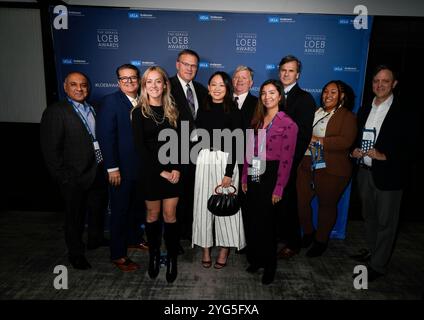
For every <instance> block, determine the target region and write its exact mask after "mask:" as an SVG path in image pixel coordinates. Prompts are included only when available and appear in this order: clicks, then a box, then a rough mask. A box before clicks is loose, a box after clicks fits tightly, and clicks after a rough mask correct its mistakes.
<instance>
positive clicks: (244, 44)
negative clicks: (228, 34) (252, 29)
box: [236, 33, 257, 53]
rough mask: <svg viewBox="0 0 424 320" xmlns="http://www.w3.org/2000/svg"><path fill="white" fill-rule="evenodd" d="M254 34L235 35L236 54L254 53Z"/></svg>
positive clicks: (255, 42)
mask: <svg viewBox="0 0 424 320" xmlns="http://www.w3.org/2000/svg"><path fill="white" fill-rule="evenodd" d="M256 40H257V39H256V33H237V34H236V52H237V53H256V44H257V41H256Z"/></svg>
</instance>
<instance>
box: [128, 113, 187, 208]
mask: <svg viewBox="0 0 424 320" xmlns="http://www.w3.org/2000/svg"><path fill="white" fill-rule="evenodd" d="M152 109H153V111H154V112H155V118H156V121H157V122H156V121H154V120H153V119H152V118H146V117H144V116H143V114H142V113H141V108H137V109H135V110H134V111H133V113H132V126H133V133H134V143H135V146H136V149H137V151H138V153H139V155H140V159H141V166H140V184H139V185H140V188H141V193H142V197H143V198H144V199H145V200H149V201H154V200H162V199H168V198H175V197H179V195H180V193H181V184H180V182H178V183H176V184H172V183H171V182H169V181H168V180H167V179H165V178H163V177H161V176H160V173H161V172H162V171H164V170H165V171H168V172H171V171H172V170H178V171H180V168H179V164H178V163H168V164H162V163H160V162H159V149H160V148H161V147H162V146H163V145H164V144H166V143H167V141H159V140H158V136H159V132H160V131H161V130H163V129H174V128H173V127H172V126H171V125H170V123H169V122H168V120H167V119H164V115H163V113H164V110H163V107H162V106H161V107H152ZM163 119H164V120H163ZM162 120H163V121H162ZM174 130H175V129H174ZM175 134H177V135H178V130H175ZM173 147H178V144H177V145H175V146H173ZM175 151H176V152H179V150H175ZM172 152H174V150H173V151H172ZM167 156H168V157H169V152H168V153H167ZM177 160H178V159H177Z"/></svg>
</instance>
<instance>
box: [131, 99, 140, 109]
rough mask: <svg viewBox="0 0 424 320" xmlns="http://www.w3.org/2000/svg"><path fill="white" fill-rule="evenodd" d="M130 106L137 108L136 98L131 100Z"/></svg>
mask: <svg viewBox="0 0 424 320" xmlns="http://www.w3.org/2000/svg"><path fill="white" fill-rule="evenodd" d="M131 104H132V106H133V107H135V106H137V104H138V100H137V98H134V99H131Z"/></svg>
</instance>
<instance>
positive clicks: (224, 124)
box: [196, 103, 244, 178]
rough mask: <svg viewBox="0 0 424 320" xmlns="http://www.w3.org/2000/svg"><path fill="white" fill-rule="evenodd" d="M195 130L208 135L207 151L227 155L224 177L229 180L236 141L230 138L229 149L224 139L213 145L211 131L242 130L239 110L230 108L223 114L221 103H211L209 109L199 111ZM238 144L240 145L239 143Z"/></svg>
mask: <svg viewBox="0 0 424 320" xmlns="http://www.w3.org/2000/svg"><path fill="white" fill-rule="evenodd" d="M196 128H198V129H200V128H201V129H205V130H206V131H207V132H208V133H209V137H210V144H209V147H207V148H208V149H211V150H215V151H216V150H221V151H223V152H228V153H229V157H228V160H231V161H229V162H228V163H227V166H226V168H225V176H227V177H230V178H231V177H232V176H233V170H234V166H235V163H236V148H237V141H236V139H235V138H234V137H233V138H232V142H231V148H228V146H226V145H225V144H224V138H221V139H220V140H221V141H220V144H219V142H216V143H214V141H213V129H221V130H223V129H230V130H231V131H233V130H235V129H242V115H241V112H240V110H239V109H238V108H237V107H236V106H231V108H230V111H229V112H227V113H226V112H224V105H223V104H222V103H211V104H210V107H209V108H205V107H203V108H200V109H199V111H198V113H197V118H196ZM238 142H239V143H241V141H238ZM243 143H244V141H243ZM218 144H219V145H218Z"/></svg>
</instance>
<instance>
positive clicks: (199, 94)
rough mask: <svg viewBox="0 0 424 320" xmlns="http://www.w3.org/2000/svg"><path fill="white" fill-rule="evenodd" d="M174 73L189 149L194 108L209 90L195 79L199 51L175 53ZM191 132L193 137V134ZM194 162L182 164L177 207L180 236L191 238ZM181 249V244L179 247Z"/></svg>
mask: <svg viewBox="0 0 424 320" xmlns="http://www.w3.org/2000/svg"><path fill="white" fill-rule="evenodd" d="M175 66H176V68H177V74H176V75H175V76H174V77H172V78H170V79H169V80H170V82H171V94H172V96H173V97H174V100H175V103H176V105H177V108H178V111H179V113H180V119H181V120H182V121H186V122H188V125H189V130H190V135H191V140H190V150H191V146H192V145H193V143H194V140H195V139H194V138H193V137H194V133H193V131H194V129H195V124H194V121H195V119H196V114H197V111H198V110H199V107H200V106H201V105H202V103H203V101H204V100H205V99H206V96H207V94H208V92H207V90H206V88H205V87H204V86H203V85H202V84H200V83H199V82H196V81H194V78H195V77H196V73H197V69H198V66H199V55H198V54H197V53H196V52H195V51H193V50H189V49H186V50H183V51H181V52H180V53H179V54H178V57H177V61H176V64H175ZM192 136H193V137H192ZM195 172H196V166H195V165H194V164H193V163H192V161H190V163H188V164H182V167H181V179H182V183H183V186H184V189H183V194H182V195H181V197H180V200H179V202H178V207H177V221H178V224H179V226H180V237H181V238H183V239H188V240H191V234H192V225H193V199H194V176H195ZM179 251H180V253H181V252H182V248H181V247H180V249H179Z"/></svg>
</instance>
